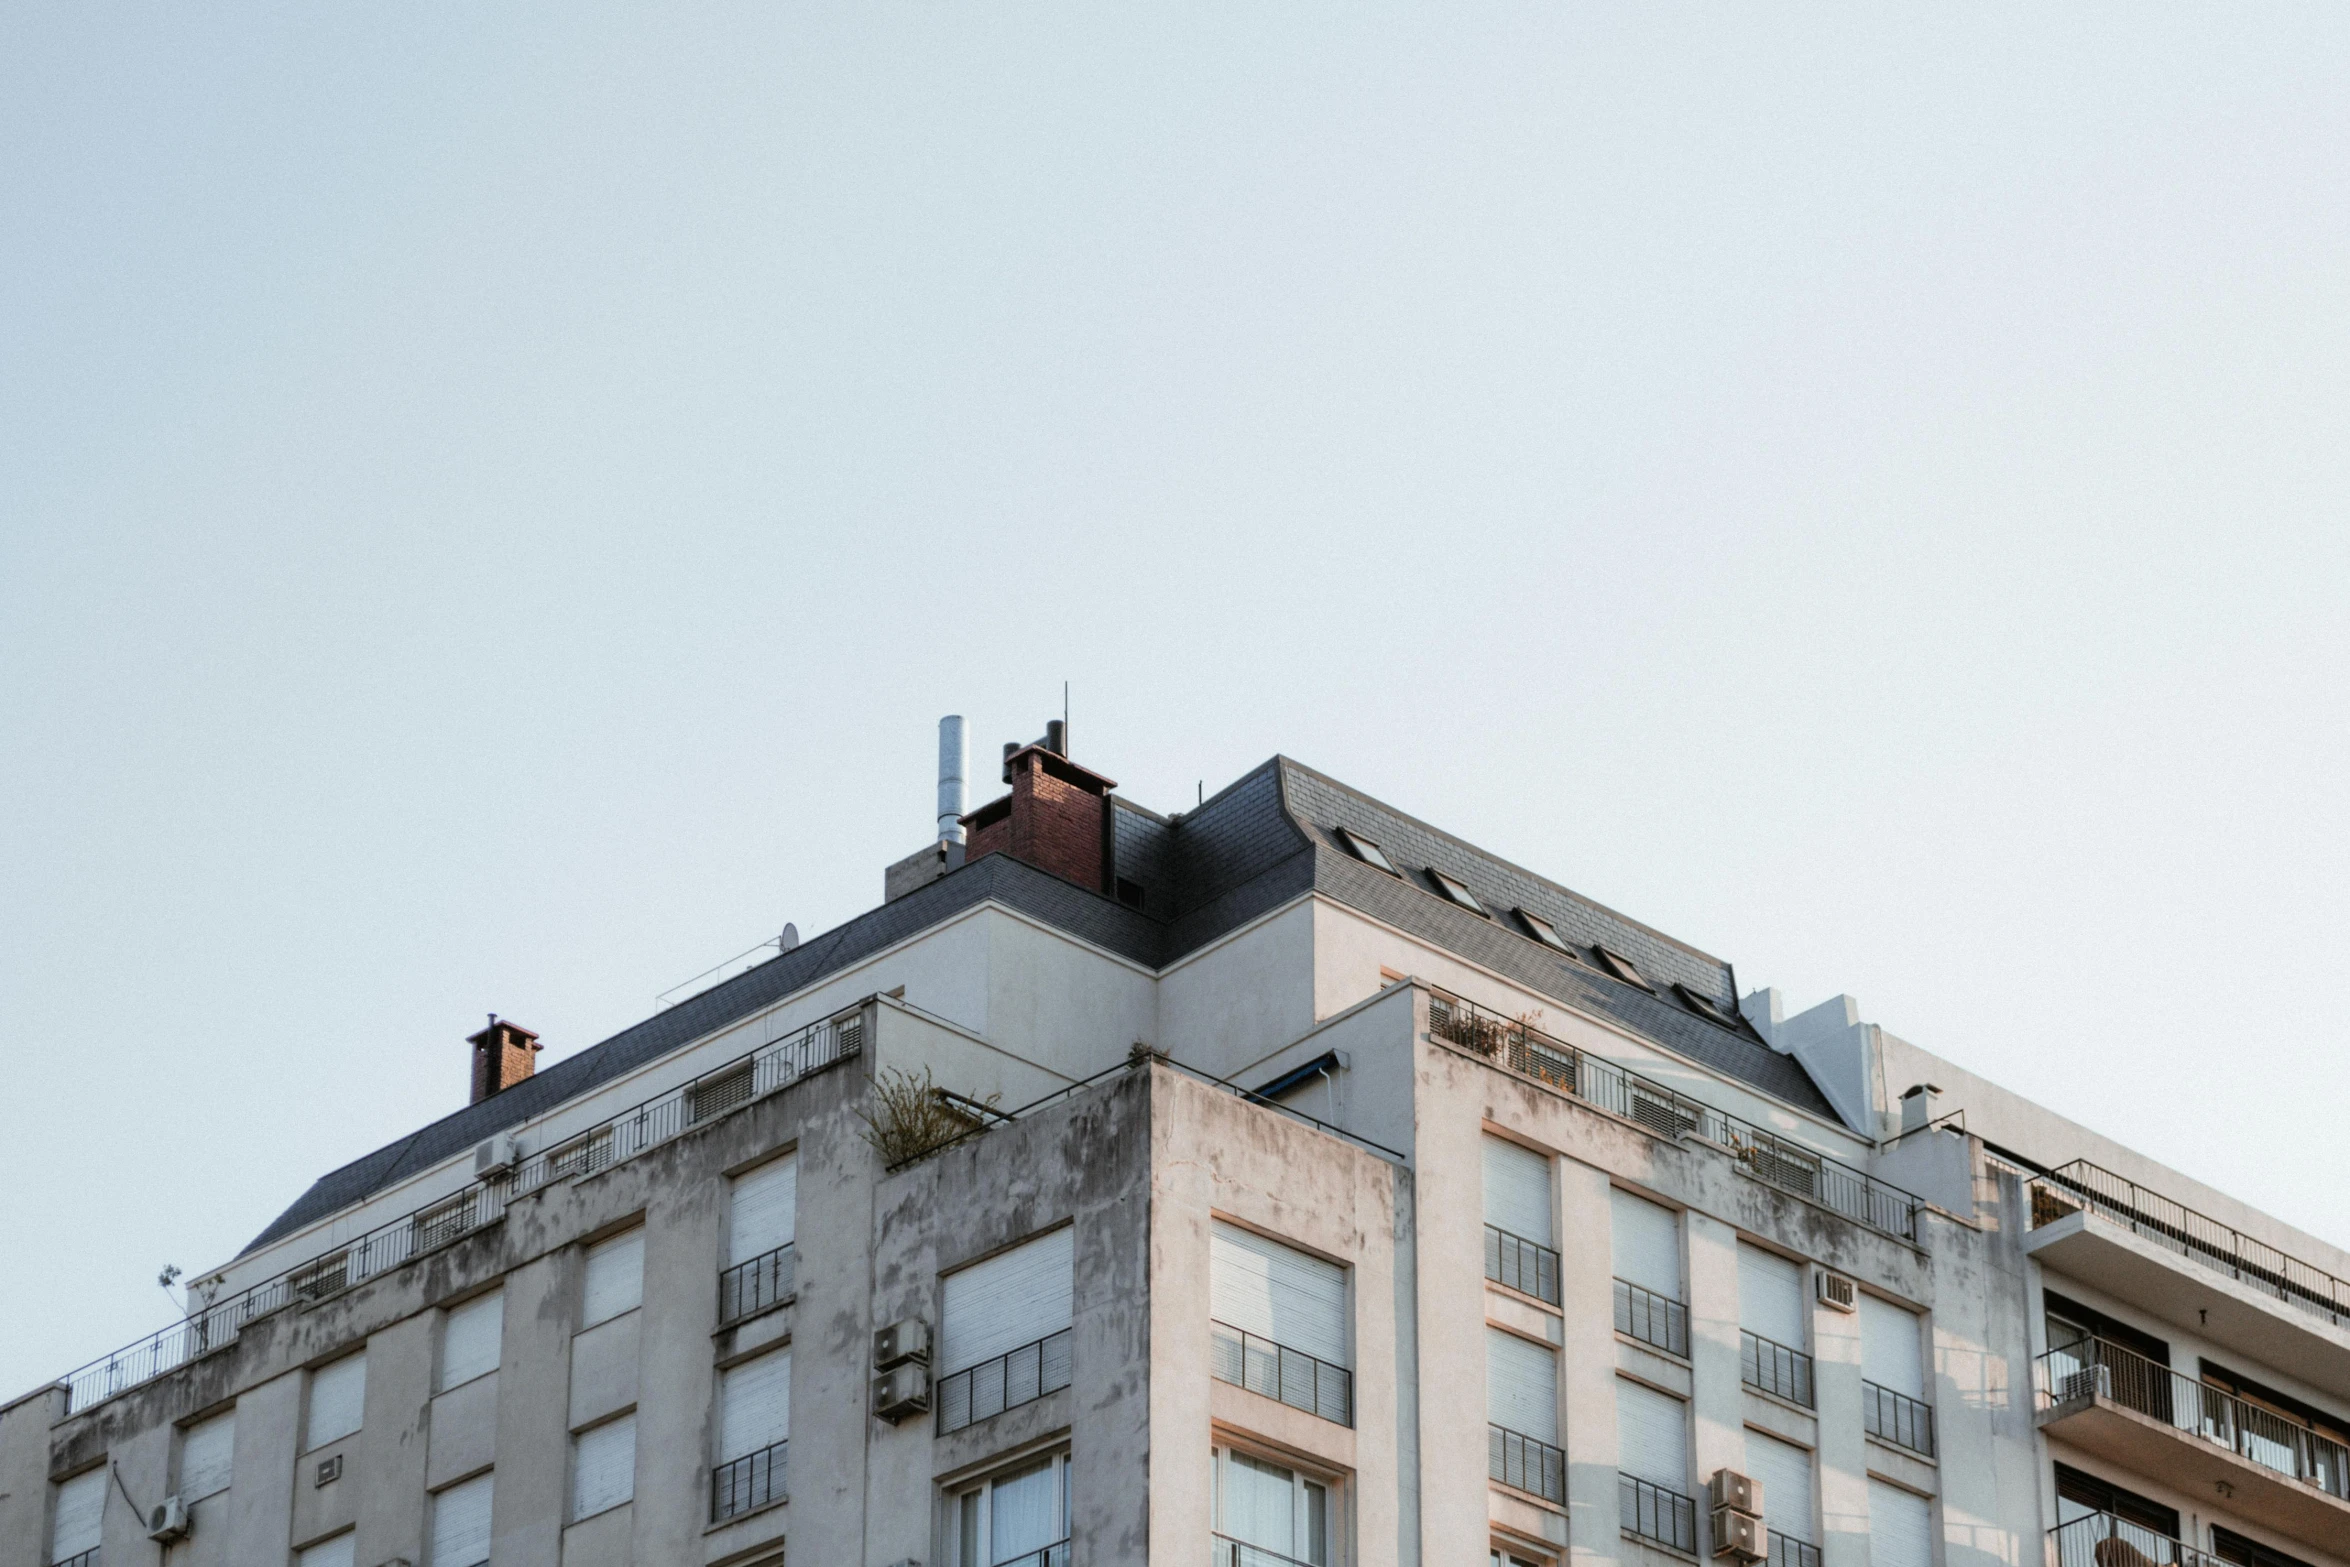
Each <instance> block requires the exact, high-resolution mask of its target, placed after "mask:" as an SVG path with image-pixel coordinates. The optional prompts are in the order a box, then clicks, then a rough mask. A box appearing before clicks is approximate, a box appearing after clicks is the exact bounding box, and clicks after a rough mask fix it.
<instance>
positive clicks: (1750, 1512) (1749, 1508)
mask: <svg viewBox="0 0 2350 1567" xmlns="http://www.w3.org/2000/svg"><path fill="white" fill-rule="evenodd" d="M1707 1490H1708V1493H1709V1496H1710V1499H1711V1500H1712V1502H1713V1505H1714V1507H1715V1508H1716V1509H1717V1510H1718V1509H1720V1508H1724V1507H1727V1508H1728V1509H1729V1510H1730V1511H1732V1512H1734V1513H1744V1514H1746V1515H1747V1516H1748V1517H1749V1518H1760V1517H1761V1516H1762V1515H1763V1484H1762V1482H1761V1481H1760V1480H1753V1479H1749V1478H1748V1477H1747V1476H1745V1475H1742V1474H1740V1473H1739V1472H1738V1471H1737V1470H1735V1469H1717V1470H1715V1471H1714V1478H1713V1484H1712V1485H1710V1486H1709V1487H1708V1488H1707Z"/></svg>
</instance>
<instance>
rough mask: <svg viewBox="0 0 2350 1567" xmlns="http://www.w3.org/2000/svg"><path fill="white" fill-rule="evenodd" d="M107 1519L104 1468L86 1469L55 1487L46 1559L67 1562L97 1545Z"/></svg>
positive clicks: (95, 1547) (92, 1549) (94, 1548)
mask: <svg viewBox="0 0 2350 1567" xmlns="http://www.w3.org/2000/svg"><path fill="white" fill-rule="evenodd" d="M105 1521H106V1470H105V1468H104V1466H100V1467H99V1468H96V1469H90V1470H85V1471H84V1472H82V1473H81V1474H78V1475H75V1476H74V1477H73V1478H72V1479H71V1480H68V1481H66V1482H65V1483H64V1484H63V1485H61V1486H59V1487H58V1488H57V1513H56V1516H55V1518H54V1519H53V1520H52V1522H51V1523H50V1525H49V1559H50V1560H51V1561H53V1562H70V1561H72V1560H73V1559H74V1558H75V1557H77V1556H79V1555H81V1554H82V1553H83V1552H85V1551H94V1550H96V1549H97V1548H98V1540H99V1536H100V1535H101V1534H102V1533H104V1529H105Z"/></svg>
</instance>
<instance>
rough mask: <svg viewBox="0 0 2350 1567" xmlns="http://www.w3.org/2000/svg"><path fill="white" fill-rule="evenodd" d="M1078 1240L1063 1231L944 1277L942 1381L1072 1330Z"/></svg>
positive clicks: (940, 1339) (940, 1345)
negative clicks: (1066, 1329) (1062, 1330)
mask: <svg viewBox="0 0 2350 1567" xmlns="http://www.w3.org/2000/svg"><path fill="white" fill-rule="evenodd" d="M1075 1235H1076V1232H1075V1231H1074V1230H1072V1229H1069V1228H1068V1227H1066V1226H1064V1227H1063V1228H1061V1229H1057V1230H1055V1231H1053V1232H1052V1233H1051V1234H1050V1235H1040V1236H1038V1237H1037V1238H1036V1239H1035V1240H1032V1241H1029V1242H1027V1243H1026V1244H1025V1245H1020V1246H1015V1247H1013V1248H1012V1249H1011V1250H1010V1251H1005V1252H998V1253H997V1254H996V1255H994V1256H992V1257H990V1258H988V1259H987V1260H986V1261H985V1262H979V1263H974V1264H972V1265H971V1266H970V1267H968V1268H964V1269H961V1270H959V1271H958V1272H954V1273H950V1274H948V1275H947V1276H946V1278H945V1279H944V1280H943V1281H942V1287H941V1293H942V1294H943V1296H944V1297H945V1299H944V1309H943V1310H942V1311H941V1313H940V1323H939V1331H938V1351H939V1374H940V1375H941V1376H951V1375H953V1374H954V1373H955V1372H958V1371H961V1370H963V1369H964V1368H966V1367H968V1366H976V1365H978V1364H979V1363H980V1362H981V1361H983V1360H993V1359H995V1358H996V1356H998V1355H1001V1354H1005V1353H1007V1352H1008V1351H1011V1350H1015V1349H1018V1348H1020V1347H1021V1346H1022V1345H1025V1344H1033V1343H1035V1342H1036V1341H1037V1340H1038V1339H1041V1338H1047V1337H1050V1336H1051V1335H1052V1334H1055V1333H1058V1332H1060V1331H1061V1329H1063V1328H1065V1327H1067V1326H1068V1325H1069V1320H1070V1313H1071V1309H1072V1307H1073V1305H1074V1302H1075V1296H1076V1281H1075V1274H1074V1271H1073V1268H1074V1263H1075V1258H1076V1244H1075Z"/></svg>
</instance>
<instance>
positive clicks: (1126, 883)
mask: <svg viewBox="0 0 2350 1567" xmlns="http://www.w3.org/2000/svg"><path fill="white" fill-rule="evenodd" d="M1148 898H1149V894H1148V893H1147V892H1145V891H1144V889H1143V885H1142V883H1141V882H1138V881H1136V880H1134V879H1133V878H1132V877H1129V876H1121V877H1119V878H1118V901H1119V902H1120V903H1123V904H1125V905H1126V906H1127V907H1128V908H1130V909H1139V908H1142V907H1143V905H1144V903H1145V902H1146V901H1147V900H1148Z"/></svg>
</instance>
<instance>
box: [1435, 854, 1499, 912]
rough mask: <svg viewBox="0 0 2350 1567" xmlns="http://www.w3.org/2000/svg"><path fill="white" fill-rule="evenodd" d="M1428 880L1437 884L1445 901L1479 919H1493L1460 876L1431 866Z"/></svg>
mask: <svg viewBox="0 0 2350 1567" xmlns="http://www.w3.org/2000/svg"><path fill="white" fill-rule="evenodd" d="M1428 879H1429V880H1430V881H1432V882H1434V883H1436V890H1437V891H1438V892H1440V893H1442V894H1444V901H1445V902H1447V903H1449V904H1451V905H1452V906H1453V907H1455V908H1458V909H1466V910H1468V911H1469V912H1470V913H1471V914H1474V915H1476V916H1477V917H1478V918H1479V919H1491V918H1493V915H1492V913H1491V912H1490V911H1489V910H1487V908H1486V907H1485V905H1484V904H1483V903H1482V902H1480V901H1479V900H1478V897H1477V895H1476V894H1475V893H1473V892H1471V891H1470V890H1469V884H1468V883H1467V882H1465V881H1463V880H1461V879H1460V878H1459V877H1458V876H1454V875H1452V874H1450V873H1449V872H1445V871H1440V870H1438V869H1437V868H1436V867H1435V866H1433V865H1431V866H1429V867H1428Z"/></svg>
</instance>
